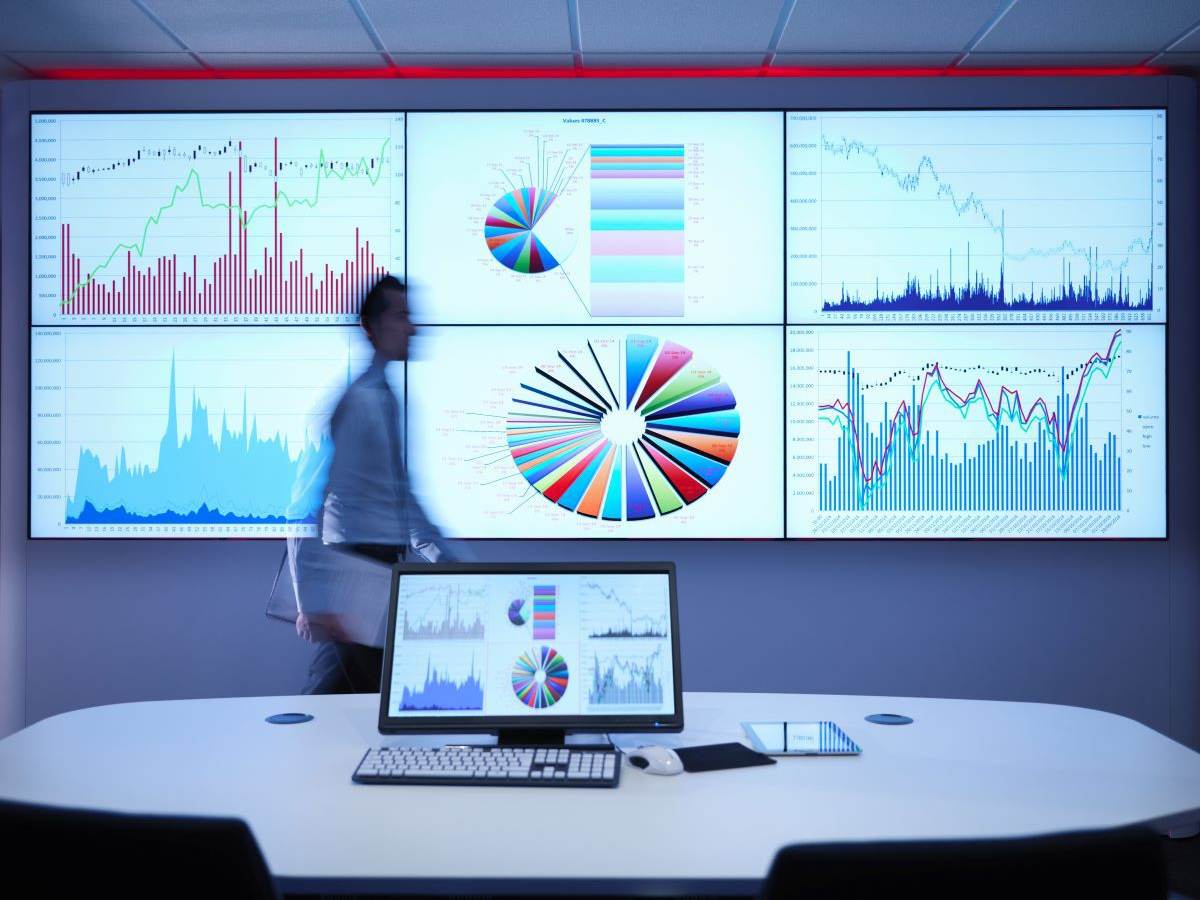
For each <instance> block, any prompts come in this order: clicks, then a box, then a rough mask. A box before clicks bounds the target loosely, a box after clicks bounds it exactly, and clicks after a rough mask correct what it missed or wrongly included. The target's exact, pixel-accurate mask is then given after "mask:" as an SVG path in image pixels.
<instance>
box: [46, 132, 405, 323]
mask: <svg viewBox="0 0 1200 900" xmlns="http://www.w3.org/2000/svg"><path fill="white" fill-rule="evenodd" d="M241 150H242V146H241V143H240V142H239V144H238V160H237V173H236V184H235V177H234V171H233V170H232V169H231V170H230V171H229V172H228V173H227V178H226V185H225V187H226V191H225V194H226V196H225V198H224V200H225V203H223V204H221V205H222V206H223V207H224V208H225V220H226V221H225V228H226V232H227V236H228V241H227V249H226V252H225V253H224V254H222V255H221V256H219V257H217V258H216V259H215V260H213V261H212V264H211V266H209V265H207V264H206V265H205V267H204V270H201V269H200V265H199V261H198V259H197V257H196V255H192V256H191V258H190V259H188V258H187V257H186V256H185V257H180V256H179V254H177V253H173V254H171V255H170V256H162V257H158V258H157V259H155V260H154V261H153V262H151V263H148V264H146V265H144V266H143V265H142V264H141V262H140V260H139V261H135V260H134V258H133V253H132V251H130V250H126V251H125V253H124V256H125V274H124V275H121V276H120V277H119V278H115V279H112V280H111V281H107V282H102V281H99V280H97V278H96V277H95V273H89V272H87V271H86V270H85V267H84V265H83V263H82V261H81V260H80V257H79V256H77V255H76V254H75V253H74V252H73V251H72V248H71V225H70V223H63V224H62V225H61V226H60V238H61V240H62V247H63V253H62V262H61V264H60V272H59V276H60V284H61V285H62V296H61V299H60V301H59V303H60V309H61V312H62V314H63V315H69V316H96V315H106V316H113V315H115V316H122V315H128V316H192V315H195V316H208V315H227V316H242V315H249V316H253V315H279V314H294V315H310V314H311V315H330V314H333V315H347V316H352V315H356V314H357V313H358V306H359V302H360V299H361V297H362V296H363V295H364V294H365V293H366V291H367V288H368V287H369V286H370V285H371V284H373V283H374V282H375V281H376V280H377V279H379V278H381V277H382V276H384V275H386V274H387V267H386V266H385V265H382V264H381V263H380V262H379V261H378V260H377V259H376V257H375V252H374V251H373V250H372V249H371V242H370V241H369V240H362V239H361V237H360V235H359V228H358V226H355V228H354V251H353V254H352V255H351V254H348V255H347V258H346V259H345V261H344V262H343V263H342V265H341V266H340V267H339V266H337V265H334V266H332V267H331V266H330V264H329V263H328V262H327V263H325V264H324V269H323V271H312V272H310V271H308V270H307V268H311V266H309V267H307V268H306V266H305V262H304V248H303V247H300V248H298V249H297V250H295V251H288V250H285V248H284V234H283V233H282V232H281V231H280V230H279V203H280V196H279V180H278V178H279V139H278V138H276V139H275V160H274V176H275V182H274V199H273V201H272V202H271V203H270V204H269V207H258V208H256V209H255V210H254V211H253V212H254V213H255V214H258V213H262V212H264V211H265V210H266V209H267V208H269V209H270V212H271V216H272V232H271V238H270V247H266V246H264V247H263V252H262V259H261V260H259V259H258V258H257V257H255V258H251V254H250V251H249V248H248V232H249V229H250V225H251V218H252V214H251V212H250V211H248V210H247V209H246V207H245V206H244V205H243V180H244V176H245V172H246V160H245V158H244V157H243V156H242V153H241ZM362 165H365V166H368V167H369V168H370V170H371V171H372V172H375V171H376V170H378V168H379V166H378V165H377V162H376V160H375V159H370V160H366V161H365V162H364V163H363V164H362ZM325 171H326V170H325V169H324V168H322V169H320V170H319V171H318V178H321V177H327V176H325V175H324V174H323V173H324V172H325ZM368 177H371V176H370V175H368ZM374 177H376V178H377V177H378V176H377V175H375V176H374ZM235 191H236V193H235ZM346 237H347V238H348V237H349V228H347V230H346ZM347 249H348V248H347ZM109 265H111V261H110V263H109Z"/></svg>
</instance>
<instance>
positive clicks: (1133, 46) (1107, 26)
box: [975, 0, 1200, 54]
mask: <svg viewBox="0 0 1200 900" xmlns="http://www.w3.org/2000/svg"><path fill="white" fill-rule="evenodd" d="M1197 20H1200V0H1142V2H1132V3H1131V2H1129V0H1052V2H1051V0H1018V2H1017V5H1016V6H1014V7H1013V8H1012V9H1011V10H1010V11H1009V13H1008V14H1007V15H1006V16H1004V18H1002V19H1001V20H1000V21H999V22H997V23H996V27H995V28H993V29H992V30H991V31H990V32H988V34H987V35H986V36H985V37H984V38H983V40H982V41H980V42H979V45H978V46H977V47H976V48H975V49H976V50H979V51H982V52H985V53H994V52H997V51H1010V52H1013V51H1021V52H1026V53H1059V52H1072V51H1073V52H1080V53H1083V52H1088V53H1098V52H1112V51H1116V52H1128V53H1138V52H1141V53H1144V54H1149V53H1155V52H1157V51H1158V50H1161V49H1162V48H1163V47H1165V46H1166V45H1167V44H1169V43H1170V42H1171V41H1173V40H1175V39H1176V38H1177V37H1179V36H1180V35H1181V34H1183V33H1184V32H1185V31H1186V30H1187V29H1188V28H1189V27H1191V26H1192V25H1194V24H1195V23H1196V21H1197Z"/></svg>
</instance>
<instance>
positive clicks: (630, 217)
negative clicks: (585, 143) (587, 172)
mask: <svg viewBox="0 0 1200 900" xmlns="http://www.w3.org/2000/svg"><path fill="white" fill-rule="evenodd" d="M683 161H684V152H683V145H682V144H640V145H633V146H628V145H601V144H595V145H593V146H592V151H591V197H592V200H591V204H592V206H591V226H592V256H591V266H592V275H591V312H592V315H593V316H682V315H683V313H684V283H683V274H684V265H683V247H684V229H683V199H684V181H683Z"/></svg>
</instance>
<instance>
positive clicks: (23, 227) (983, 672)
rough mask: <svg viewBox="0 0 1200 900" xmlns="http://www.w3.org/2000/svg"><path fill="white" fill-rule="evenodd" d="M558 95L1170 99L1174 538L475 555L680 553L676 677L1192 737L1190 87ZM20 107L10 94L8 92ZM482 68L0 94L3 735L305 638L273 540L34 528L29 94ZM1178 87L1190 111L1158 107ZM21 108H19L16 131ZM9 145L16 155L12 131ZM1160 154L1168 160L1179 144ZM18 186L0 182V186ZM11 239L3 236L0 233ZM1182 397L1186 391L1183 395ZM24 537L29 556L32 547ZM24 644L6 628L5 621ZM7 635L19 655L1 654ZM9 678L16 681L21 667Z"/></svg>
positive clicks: (863, 84)
mask: <svg viewBox="0 0 1200 900" xmlns="http://www.w3.org/2000/svg"><path fill="white" fill-rule="evenodd" d="M522 86H523V90H522V95H524V96H537V97H539V98H540V99H541V104H542V105H545V106H559V107H562V108H571V107H575V108H603V107H604V106H612V107H636V106H643V107H648V108H654V107H674V106H680V105H683V106H695V107H698V108H703V107H709V108H722V107H738V106H748V107H759V108H783V107H788V106H790V107H796V108H803V107H805V106H817V107H820V106H829V107H840V108H846V107H856V106H861V107H866V108H872V107H878V106H886V105H889V104H891V105H897V106H930V107H938V106H941V107H955V106H968V107H970V106H1001V107H1002V106H1021V105H1034V106H1046V105H1050V106H1054V105H1060V106H1087V105H1121V104H1129V105H1158V104H1165V103H1166V102H1167V98H1168V94H1169V93H1170V94H1171V96H1172V102H1173V104H1176V105H1173V107H1172V116H1171V123H1170V128H1171V135H1170V137H1171V145H1172V148H1171V149H1172V156H1171V159H1172V171H1171V176H1170V177H1171V179H1172V182H1171V183H1172V196H1171V211H1170V214H1171V247H1170V253H1171V256H1170V261H1171V274H1170V278H1171V294H1172V298H1173V302H1172V305H1171V307H1170V317H1171V318H1170V326H1169V328H1168V340H1169V354H1168V363H1169V366H1170V372H1169V375H1170V384H1171V385H1172V388H1171V390H1170V415H1169V420H1170V466H1171V472H1170V478H1171V493H1172V499H1171V508H1170V529H1171V532H1170V535H1171V536H1170V540H1169V541H1165V542H1154V541H1147V542H1137V541H1131V542H1082V541H1079V542H1059V543H1055V542H1017V541H1008V542H971V541H944V542H920V541H899V542H879V543H876V542H860V543H843V542H762V543H757V542H705V543H684V542H663V543H657V542H656V543H578V544H570V543H525V542H493V543H481V544H476V545H473V546H472V547H471V550H472V552H473V553H474V554H475V555H476V556H477V557H479V558H481V559H557V560H564V559H611V558H619V557H624V558H630V559H656V558H668V559H674V560H676V561H677V562H678V565H679V572H680V598H681V619H682V623H683V652H684V678H685V685H686V687H688V688H692V689H699V690H718V689H730V690H765V691H815V692H831V693H875V694H893V695H904V694H913V695H929V696H949V697H981V698H995V699H1012V700H1036V701H1045V702H1056V703H1071V704H1078V705H1083V706H1091V707H1096V708H1100V709H1107V710H1111V711H1113V712H1117V713H1121V714H1124V715H1128V716H1131V717H1133V718H1135V719H1138V720H1140V721H1142V722H1145V723H1146V724H1147V725H1150V726H1151V727H1154V728H1157V729H1159V730H1161V731H1164V732H1167V733H1170V734H1172V735H1174V736H1176V737H1178V738H1180V739H1182V740H1185V741H1187V742H1189V743H1191V744H1193V745H1198V746H1200V627H1198V624H1200V605H1198V601H1197V586H1198V585H1200V577H1198V573H1197V563H1196V558H1197V553H1196V551H1197V541H1198V540H1200V526H1198V522H1200V517H1198V513H1197V504H1196V502H1195V498H1196V494H1197V480H1196V475H1195V473H1194V469H1193V466H1192V463H1191V458H1192V456H1193V453H1192V448H1194V447H1195V446H1196V443H1197V439H1198V436H1200V435H1198V432H1200V408H1198V407H1197V404H1196V403H1195V401H1194V399H1193V398H1194V394H1192V393H1191V392H1190V384H1191V383H1192V381H1193V372H1192V368H1193V367H1192V364H1191V363H1192V359H1194V351H1193V350H1192V349H1191V348H1192V347H1194V346H1195V343H1196V330H1197V320H1196V314H1195V312H1194V311H1192V308H1191V307H1189V306H1188V304H1187V303H1186V300H1187V299H1188V298H1192V297H1194V296H1196V294H1197V290H1196V287H1197V284H1196V274H1197V273H1196V271H1195V266H1194V262H1191V261H1187V257H1188V256H1189V255H1190V254H1191V252H1192V248H1194V247H1195V245H1196V241H1197V237H1198V236H1197V227H1196V220H1195V206H1196V196H1195V194H1196V182H1195V177H1194V173H1193V172H1192V170H1193V169H1194V163H1195V160H1196V159H1197V154H1196V140H1195V138H1196V135H1195V89H1194V85H1193V83H1192V82H1191V81H1190V80H1187V79H1180V78H1172V79H1167V78H1102V79H1082V78H1066V79H1056V80H1052V81H1046V80H1039V79H1029V78H1012V79H1009V78H988V79H975V78H934V79H889V80H883V81H877V80H868V79H845V80H839V79H805V80H798V81H788V80H784V79H736V80H730V81H724V80H716V79H704V80H702V81H687V80H682V81H676V80H661V81H655V80H651V81H629V80H619V81H617V82H606V81H601V80H595V81H593V80H579V81H575V80H550V81H547V82H545V83H536V84H535V83H533V82H523V83H522ZM26 89H27V90H28V93H29V99H28V101H27V100H26V99H25V93H24V91H25V90H26ZM508 96H509V91H508V90H507V89H506V85H505V84H503V83H501V84H497V83H495V82H491V81H470V80H468V81H454V82H428V83H426V82H401V81H390V80H389V81H370V82H363V83H353V82H346V81H338V82H250V83H240V82H216V83H197V82H174V83H167V84H163V83H155V82H141V83H137V84H126V83H121V82H104V83H52V82H37V83H32V84H29V85H26V86H22V88H21V91H20V92H17V93H16V95H15V100H14V102H11V103H10V102H8V100H7V97H6V108H5V120H6V122H7V123H8V125H9V127H8V128H7V129H6V131H5V144H4V147H3V153H2V156H0V158H2V160H3V166H4V171H3V175H4V179H5V180H4V184H5V187H6V190H5V191H4V193H3V213H4V237H5V240H4V245H3V252H4V297H3V310H4V319H3V323H4V328H3V332H2V333H0V339H2V341H3V346H2V348H0V349H2V352H0V374H2V376H3V377H2V379H0V402H2V403H3V408H2V409H0V415H2V422H3V440H2V443H0V498H2V504H3V508H2V509H0V544H2V546H0V560H2V561H3V571H2V572H0V665H3V666H5V668H4V670H3V681H2V689H0V733H3V732H4V731H7V730H9V729H10V728H11V727H15V726H13V725H11V724H9V725H5V724H4V723H13V722H17V723H18V724H19V723H20V722H22V721H26V722H29V721H35V720H37V719H40V718H43V717H45V716H48V715H53V714H55V713H57V712H61V711H63V710H67V709H71V708H75V707H80V706H86V705H92V704H97V703H109V702H118V701H123V700H132V699H141V698H166V697H197V696H218V695H233V694H243V695H247V694H278V693H287V692H290V691H294V690H298V689H299V686H300V685H301V684H302V682H303V679H304V673H305V667H306V665H307V660H308V658H309V656H310V655H311V648H310V647H308V646H307V645H305V644H303V643H302V642H301V641H300V640H299V639H297V638H296V637H295V635H294V634H292V633H291V631H290V630H289V629H288V627H287V626H284V625H280V624H278V623H273V622H268V621H266V620H264V618H263V615H262V605H263V600H264V594H265V591H266V590H267V588H268V586H269V584H270V579H271V577H272V575H273V573H274V569H275V566H276V564H277V562H278V557H279V553H280V546H281V545H280V544H279V543H277V542H257V543H256V542H211V543H201V542H135V541H117V542H109V543H100V542H82V541H75V542H71V541H44V542H28V541H26V540H25V537H24V516H25V512H24V507H25V500H24V491H25V470H24V466H25V450H24V441H25V428H26V422H25V416H26V402H25V394H24V391H25V374H24V373H25V371H26V368H27V365H28V358H27V356H28V351H27V348H28V344H27V330H26V328H25V326H26V325H27V313H26V307H27V299H26V297H25V291H26V281H25V271H26V266H27V260H26V255H27V249H26V246H25V242H24V240H23V239H22V238H21V237H20V235H21V234H22V233H23V232H27V228H28V223H27V222H26V220H25V216H26V215H27V208H26V205H25V203H26V200H25V195H24V192H25V185H24V178H25V172H26V169H25V166H26V163H25V154H24V152H23V151H22V150H21V141H23V140H26V139H27V136H26V135H25V134H24V132H23V131H22V130H21V128H20V127H17V126H19V125H20V121H21V120H22V117H23V116H24V115H25V111H26V110H27V109H29V108H30V104H31V105H32V107H34V108H41V109H59V110H67V109H91V108H98V109H104V108H107V109H154V108H173V109H187V108H195V109H221V108H235V107H240V108H254V107H260V108H277V109H304V108H338V107H341V106H354V105H357V106H358V107H360V108H375V109H387V108H393V109H405V108H407V109H418V108H422V107H425V108H504V107H505V105H506V103H507V102H508V100H507V97H508ZM1178 104H1183V105H1185V106H1186V107H1187V109H1188V112H1187V113H1186V114H1183V113H1179V112H1178ZM14 122H16V125H14V124H13V123H14ZM26 149H27V148H26ZM1180 153H1186V154H1187V158H1186V160H1184V159H1181V157H1180ZM10 186H11V187H13V188H14V189H15V191H14V190H8V189H7V188H8V187H10ZM14 235H15V239H10V238H11V237H12V236H14ZM1185 391H1187V392H1186V393H1185ZM26 555H27V565H26V559H25V557H26ZM26 629H27V632H28V641H27V642H26V640H25V634H24V632H25V630H26ZM5 651H8V652H11V653H14V654H21V653H24V654H25V656H26V657H27V658H26V659H24V660H22V661H21V664H17V663H16V662H14V660H16V658H17V657H16V656H8V655H6V652H5ZM14 679H19V680H20V681H21V682H22V683H20V684H15V683H14Z"/></svg>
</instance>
